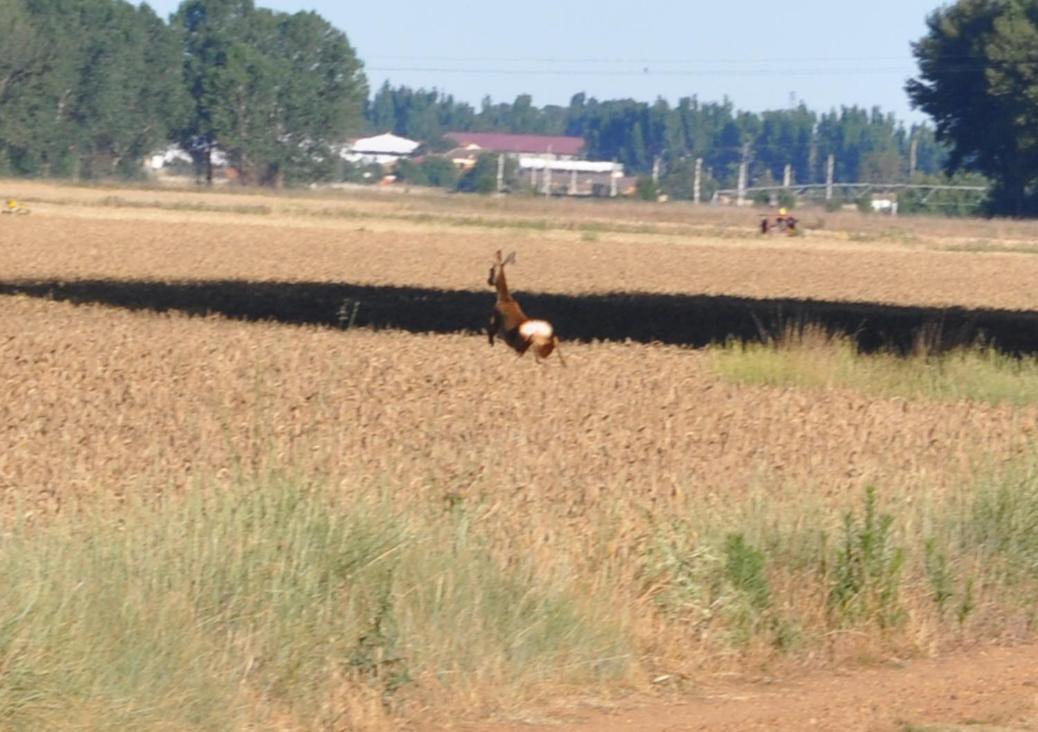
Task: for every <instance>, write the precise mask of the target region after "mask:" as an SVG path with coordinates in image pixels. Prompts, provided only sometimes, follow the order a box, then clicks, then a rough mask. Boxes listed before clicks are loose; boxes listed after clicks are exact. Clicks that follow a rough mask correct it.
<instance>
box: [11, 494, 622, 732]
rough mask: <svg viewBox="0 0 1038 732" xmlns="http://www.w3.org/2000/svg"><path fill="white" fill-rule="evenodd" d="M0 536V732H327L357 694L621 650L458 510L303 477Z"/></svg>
mask: <svg viewBox="0 0 1038 732" xmlns="http://www.w3.org/2000/svg"><path fill="white" fill-rule="evenodd" d="M2 537H3V538H2V541H0V576H3V577H4V590H3V592H2V593H0V728H3V729H15V730H17V729H57V728H69V727H75V728H89V729H113V730H114V729H213V730H228V729H236V728H237V729H241V728H245V727H249V726H255V725H259V726H260V727H262V726H265V725H270V724H273V722H272V720H279V721H278V724H279V725H281V726H288V727H294V728H300V729H320V728H336V729H338V728H342V727H343V726H344V725H345V726H346V727H350V726H351V725H353V724H361V723H363V722H364V721H365V720H364V719H362V718H358V717H357V715H358V714H359V712H358V710H357V708H356V704H357V699H358V698H369V699H371V700H373V706H374V707H375V708H380V709H383V710H385V711H386V712H387V713H390V712H392V710H393V708H394V707H395V706H396V705H398V704H400V703H402V702H401V701H400V700H401V699H402V698H403V697H402V695H406V693H407V692H409V691H411V690H416V689H417V688H419V687H420V688H422V689H425V690H430V689H432V688H436V689H440V690H441V692H442V691H444V690H445V691H447V692H450V691H452V690H453V691H455V692H461V691H465V690H469V689H480V688H481V687H482V686H487V687H491V686H492V687H494V688H495V689H499V690H500V691H501V693H504V694H508V693H515V692H517V691H521V690H522V689H523V688H524V687H525V686H529V685H532V684H537V683H541V682H545V681H555V682H570V681H574V680H579V679H595V678H600V677H609V676H612V675H615V674H618V673H622V672H623V670H624V668H625V665H626V650H625V647H624V644H623V643H622V640H621V639H620V637H619V633H618V632H617V631H616V630H615V629H614V628H613V627H612V626H610V625H609V624H608V623H606V622H603V621H601V620H599V619H595V618H593V617H592V616H591V615H590V614H589V613H588V612H586V611H584V610H582V609H581V607H582V606H581V605H580V604H579V603H577V602H576V601H575V600H574V598H573V597H572V596H571V595H570V594H568V591H567V590H566V589H565V588H560V587H552V586H547V585H545V583H544V582H539V581H537V580H535V578H534V574H533V572H532V571H531V569H530V568H529V567H523V566H521V564H520V565H519V566H515V567H512V568H510V569H508V570H505V569H504V568H503V567H502V566H501V565H499V564H498V563H497V562H496V561H495V560H493V559H492V558H491V557H490V556H489V553H488V552H487V551H486V547H485V546H483V545H482V544H481V543H480V541H479V540H478V539H476V538H474V537H472V536H470V535H469V531H468V529H467V528H466V527H465V525H464V522H463V521H461V520H459V519H458V518H456V517H453V516H440V517H436V516H430V517H424V518H423V517H417V516H414V515H410V516H409V515H405V514H404V513H403V512H400V511H398V510H395V509H393V508H392V507H391V506H389V505H386V504H385V503H383V502H381V501H374V500H373V501H365V502H354V503H351V504H349V505H342V504H340V503H339V502H338V501H336V500H334V499H333V498H332V497H331V496H330V495H329V494H328V492H327V491H324V490H322V489H318V488H315V487H312V486H301V485H298V484H295V483H291V482H279V481H272V482H269V483H267V484H262V485H257V486H254V487H247V486H243V487H241V488H240V489H235V490H228V491H223V492H218V493H209V494H204V493H198V494H193V495H189V496H186V497H183V498H180V499H171V500H166V501H163V502H161V503H160V504H158V505H152V506H136V507H132V508H129V509H125V510H122V511H119V512H117V514H116V515H112V514H108V515H107V516H96V517H88V518H86V519H84V518H82V517H80V518H78V519H75V518H71V517H70V518H67V519H57V520H55V521H54V522H53V523H51V524H49V525H47V526H45V527H42V528H32V529H30V528H28V527H24V526H18V525H10V526H5V527H3V534H2ZM368 713H369V714H370V709H369V710H368ZM351 715H352V716H351ZM367 721H370V719H369V720H367Z"/></svg>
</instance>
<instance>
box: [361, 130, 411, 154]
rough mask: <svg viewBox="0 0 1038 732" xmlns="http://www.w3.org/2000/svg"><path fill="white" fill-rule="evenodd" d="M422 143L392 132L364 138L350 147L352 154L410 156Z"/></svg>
mask: <svg viewBox="0 0 1038 732" xmlns="http://www.w3.org/2000/svg"><path fill="white" fill-rule="evenodd" d="M420 144H421V143H419V142H415V141H414V140H408V139H407V138H406V137H400V136H399V135H394V134H392V133H390V132H386V133H385V134H382V135H375V136H374V137H362V138H361V139H359V140H354V141H353V143H352V144H351V145H349V147H348V150H349V152H351V153H370V154H374V155H410V154H411V153H413V152H414V151H415V150H416V149H417V148H418V146H419V145H420Z"/></svg>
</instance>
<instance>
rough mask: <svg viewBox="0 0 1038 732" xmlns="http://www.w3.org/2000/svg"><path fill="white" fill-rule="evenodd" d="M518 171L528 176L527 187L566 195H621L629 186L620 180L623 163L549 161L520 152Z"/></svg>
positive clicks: (622, 176)
mask: <svg viewBox="0 0 1038 732" xmlns="http://www.w3.org/2000/svg"><path fill="white" fill-rule="evenodd" d="M519 173H520V174H527V175H529V176H530V187H531V188H532V189H534V190H546V191H550V192H552V193H564V194H566V195H569V196H590V195H596V194H595V191H596V190H598V191H601V192H602V194H601V195H609V196H616V195H623V194H624V193H625V192H626V190H627V188H629V185H628V184H627V183H626V182H625V180H624V166H623V163H611V162H608V161H599V160H553V159H550V158H545V157H539V156H533V155H520V156H519Z"/></svg>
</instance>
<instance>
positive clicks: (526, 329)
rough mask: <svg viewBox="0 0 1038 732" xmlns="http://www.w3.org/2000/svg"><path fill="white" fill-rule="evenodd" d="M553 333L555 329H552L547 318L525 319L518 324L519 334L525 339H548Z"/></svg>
mask: <svg viewBox="0 0 1038 732" xmlns="http://www.w3.org/2000/svg"><path fill="white" fill-rule="evenodd" d="M554 333H555V331H554V330H552V327H551V323H549V322H548V321H547V320H527V321H525V322H524V323H523V324H522V325H520V326H519V335H521V336H522V337H523V338H525V339H527V340H533V339H534V338H538V339H540V338H544V339H549V338H551V337H552V335H554Z"/></svg>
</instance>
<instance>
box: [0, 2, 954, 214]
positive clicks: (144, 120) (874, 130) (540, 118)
mask: <svg viewBox="0 0 1038 732" xmlns="http://www.w3.org/2000/svg"><path fill="white" fill-rule="evenodd" d="M0 22H2V24H3V27H4V29H5V32H4V33H3V34H0V174H8V175H32V176H51V177H55V176H56V177H62V176H67V177H74V178H103V177H111V176H128V177H132V176H137V175H141V174H142V168H143V162H144V160H145V159H146V158H147V156H148V155H150V154H152V153H154V152H156V151H158V150H161V149H162V148H163V147H165V146H166V145H167V144H169V143H172V142H176V143H179V144H180V145H181V146H183V147H184V149H185V150H187V151H188V152H190V153H191V155H192V156H193V158H194V160H195V163H196V165H197V169H198V171H199V172H200V173H201V174H203V175H204V174H205V173H206V171H207V170H208V167H209V166H208V164H209V162H210V161H211V159H212V152H213V151H214V150H215V149H217V148H219V149H220V150H221V151H223V152H224V153H226V154H227V156H228V158H229V161H230V164H231V165H232V166H233V167H234V168H235V169H236V170H237V171H239V172H240V175H241V178H242V180H243V181H244V182H255V183H271V184H280V183H282V182H292V181H300V182H303V181H313V180H330V179H335V178H342V177H344V176H346V175H347V173H348V171H344V170H343V164H342V163H341V162H339V161H338V156H336V155H335V154H334V150H335V148H336V146H338V145H340V144H341V143H342V142H343V141H344V140H345V139H346V138H348V137H349V136H351V135H357V134H360V133H363V132H384V131H393V132H395V133H397V134H400V135H404V136H407V137H410V138H414V139H417V140H420V141H423V142H425V143H426V150H428V151H437V150H441V149H443V148H444V147H445V146H447V143H445V142H444V141H443V139H442V137H443V134H444V133H445V132H447V131H449V130H479V131H501V132H521V133H539V134H558V135H574V136H579V137H582V138H583V139H584V140H585V142H586V154H587V157H589V158H591V159H597V160H617V161H619V162H622V163H624V165H625V166H626V168H627V170H628V171H630V172H631V173H633V174H641V175H645V174H648V173H649V172H650V171H651V170H652V169H653V167H654V165H655V164H656V163H657V161H658V162H659V170H660V173H661V176H662V177H663V178H664V179H666V181H667V185H666V188H667V189H668V193H670V194H671V195H673V196H676V197H687V194H688V191H687V190H684V189H686V188H689V187H690V186H691V173H690V170H691V166H692V164H693V161H694V159H695V158H698V157H701V158H703V160H704V168H705V172H706V177H705V179H704V193H707V194H708V193H709V191H710V189H711V188H716V187H717V186H731V185H734V182H735V177H736V175H737V170H738V167H739V163H740V161H741V160H743V159H744V157H745V159H747V160H748V162H749V174H750V180H751V181H752V182H753V183H755V184H758V185H759V184H764V183H767V182H769V181H776V182H780V181H781V180H782V176H783V170H784V168H785V166H786V165H787V164H789V165H791V166H792V171H793V177H794V180H795V181H796V182H799V183H808V182H821V181H824V179H825V173H826V160H827V157H828V156H829V155H830V154H832V155H833V156H835V162H836V171H835V173H836V179H837V180H840V181H884V182H890V181H899V180H906V179H907V178H908V177H909V175H910V170H913V169H914V170H915V171H916V173H917V174H919V175H934V174H937V173H938V172H939V170H940V169H941V165H942V163H943V162H944V160H945V157H946V153H945V151H944V149H943V148H942V147H941V146H940V145H939V144H937V143H936V142H935V140H934V135H933V131H932V129H931V128H930V127H928V126H925V125H913V126H911V127H906V126H905V125H904V124H902V123H899V122H898V121H897V120H896V119H895V118H894V116H893V115H892V114H884V113H882V112H881V111H880V110H878V109H871V110H867V109H862V108H859V107H847V108H843V109H840V110H832V111H828V112H822V113H819V112H815V111H812V110H809V109H807V108H806V107H805V106H804V105H800V106H797V107H795V108H792V109H781V110H774V111H767V112H761V113H751V112H743V111H739V110H737V109H735V107H734V105H733V104H732V103H731V102H729V101H727V100H725V101H722V102H700V101H699V100H698V99H696V98H695V97H693V96H690V97H686V98H683V99H681V100H679V101H678V102H677V104H676V105H671V104H670V103H669V102H667V101H666V100H663V99H660V100H657V101H656V102H653V103H645V102H638V101H634V100H629V99H621V100H606V101H599V100H597V99H594V98H592V97H587V96H586V95H585V94H576V95H574V96H573V98H572V99H571V100H570V103H569V105H568V106H559V105H547V106H543V107H537V106H534V104H533V100H532V98H531V97H530V96H529V95H521V96H519V97H517V98H516V99H515V101H513V102H511V103H507V102H493V101H491V100H490V99H489V98H487V99H486V100H484V102H483V104H482V106H481V107H480V109H478V110H476V109H475V108H474V107H473V106H472V105H470V104H466V103H463V102H458V101H456V100H455V99H454V98H453V97H451V96H450V95H448V94H444V93H443V92H440V91H435V90H433V91H428V90H413V89H409V88H407V87H393V86H391V85H389V84H388V83H387V84H385V85H384V86H383V87H382V88H381V89H379V90H378V91H377V92H376V93H375V94H374V95H373V96H371V97H369V91H368V87H367V80H366V78H365V76H364V73H363V67H362V64H361V61H360V60H359V59H358V58H357V57H356V54H355V52H354V50H353V48H352V47H351V46H350V45H349V43H348V41H347V38H346V35H345V34H344V33H343V32H342V31H340V30H338V29H335V28H334V27H332V26H331V25H330V24H329V23H327V21H325V20H324V19H323V18H321V17H320V16H318V15H317V14H316V13H312V12H310V13H304V12H300V13H295V14H287V13H280V12H275V11H271V10H266V9H262V8H256V7H255V5H254V4H253V1H252V0H185V1H184V2H183V3H182V4H181V6H180V7H179V8H178V10H177V12H176V13H175V14H174V15H173V16H171V18H170V19H169V21H168V22H166V21H163V20H162V19H160V18H159V17H158V16H157V15H155V13H154V12H153V11H152V10H151V9H150V8H149V7H148V6H147V5H146V4H144V5H141V6H139V7H138V6H135V5H132V4H130V3H128V2H125V1H124V0H0ZM913 150H914V152H913ZM913 160H914V168H913V163H912V161H913Z"/></svg>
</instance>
